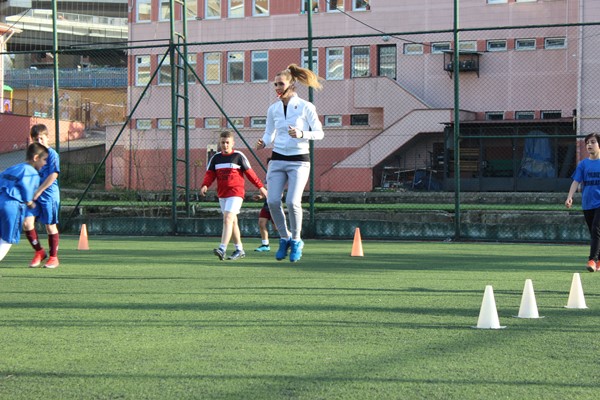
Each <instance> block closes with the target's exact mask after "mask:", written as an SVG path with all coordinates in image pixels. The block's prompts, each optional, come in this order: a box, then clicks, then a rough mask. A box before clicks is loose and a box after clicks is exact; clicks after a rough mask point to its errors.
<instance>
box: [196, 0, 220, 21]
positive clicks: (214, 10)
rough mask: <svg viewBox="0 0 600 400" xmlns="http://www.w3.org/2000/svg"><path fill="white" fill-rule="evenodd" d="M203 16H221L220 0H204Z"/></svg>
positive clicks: (212, 17)
mask: <svg viewBox="0 0 600 400" xmlns="http://www.w3.org/2000/svg"><path fill="white" fill-rule="evenodd" d="M192 1H193V0H192ZM204 16H205V18H206V19H214V18H221V0H206V9H205V10H204Z"/></svg>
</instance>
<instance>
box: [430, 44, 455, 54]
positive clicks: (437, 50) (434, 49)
mask: <svg viewBox="0 0 600 400" xmlns="http://www.w3.org/2000/svg"><path fill="white" fill-rule="evenodd" d="M449 50H450V42H438V43H431V54H442V53H443V52H444V51H449Z"/></svg>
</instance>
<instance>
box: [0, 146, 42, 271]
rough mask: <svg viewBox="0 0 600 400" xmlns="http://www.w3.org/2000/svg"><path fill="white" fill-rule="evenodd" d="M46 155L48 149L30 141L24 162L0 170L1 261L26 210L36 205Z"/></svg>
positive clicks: (15, 240) (18, 232)
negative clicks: (34, 199)
mask: <svg viewBox="0 0 600 400" xmlns="http://www.w3.org/2000/svg"><path fill="white" fill-rule="evenodd" d="M47 159H48V149H47V148H46V147H44V146H43V145H41V144H39V143H32V144H30V145H29V147H27V153H26V161H25V162H24V163H20V164H17V165H13V166H12V167H9V168H7V169H6V170H4V171H2V172H1V173H0V261H1V260H3V259H4V257H5V256H6V254H7V253H8V251H9V250H10V248H11V247H12V245H13V244H15V243H19V239H20V238H21V227H22V226H23V219H24V218H25V210H26V208H27V207H29V208H34V207H35V206H36V204H35V202H34V201H33V195H34V192H35V190H36V189H37V187H38V186H39V184H40V174H39V172H38V171H39V170H40V169H42V167H43V166H44V165H45V164H46V160H47Z"/></svg>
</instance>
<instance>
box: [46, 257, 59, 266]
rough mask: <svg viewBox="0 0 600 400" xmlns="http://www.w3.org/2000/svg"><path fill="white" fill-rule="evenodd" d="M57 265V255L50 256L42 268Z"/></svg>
mask: <svg viewBox="0 0 600 400" xmlns="http://www.w3.org/2000/svg"><path fill="white" fill-rule="evenodd" d="M56 267H58V257H50V258H49V259H48V262H47V263H46V265H44V268H56Z"/></svg>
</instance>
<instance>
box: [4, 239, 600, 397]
mask: <svg viewBox="0 0 600 400" xmlns="http://www.w3.org/2000/svg"><path fill="white" fill-rule="evenodd" d="M77 239H78V238H76V237H69V236H66V235H64V236H63V237H62V238H61V249H60V261H61V265H60V267H59V268H58V269H56V270H46V269H30V268H27V264H28V262H29V260H30V258H31V256H32V252H31V249H30V247H29V245H28V244H27V243H26V241H25V240H23V241H22V242H21V243H20V244H18V245H16V246H13V248H12V250H11V252H10V253H9V254H8V256H7V257H6V258H5V259H4V260H3V261H2V262H0V399H11V400H18V399H28V400H31V399H544V400H547V399H595V398H597V394H598V390H599V389H600V384H599V383H598V371H599V370H600V369H599V364H598V354H599V351H598V350H599V347H600V341H599V340H598V338H599V334H600V311H599V310H600V273H596V274H591V273H588V272H586V271H585V269H584V264H585V261H586V259H587V257H586V255H587V252H588V248H587V246H570V245H531V244H527V245H523V244H490V243H439V242H438V243H433V242H429V243H414V242H379V241H371V240H369V238H364V237H363V243H362V245H363V251H364V257H350V253H351V249H352V241H351V240H350V241H326V240H319V241H313V240H307V241H306V247H305V253H304V257H303V258H302V260H301V261H300V262H298V263H294V264H292V263H290V262H289V261H287V260H285V261H281V262H277V261H276V260H275V259H274V250H275V248H273V249H272V251H271V253H256V252H253V251H252V249H253V248H254V247H255V246H256V245H258V244H259V240H257V239H249V238H246V239H245V247H246V252H247V257H246V258H245V259H243V260H238V261H218V259H217V258H216V257H215V256H214V255H212V249H213V247H215V246H216V245H217V244H218V239H217V238H189V237H185V238H173V237H167V238H147V237H144V238H130V237H96V236H92V237H90V238H89V242H90V250H89V251H79V250H76V248H77ZM42 240H45V238H43V239H42ZM273 247H276V246H273ZM231 250H232V246H230V249H229V251H230V252H231ZM576 272H579V273H580V276H581V282H582V288H583V291H584V294H585V301H586V303H587V306H588V307H589V308H588V309H567V308H565V307H564V306H565V305H566V304H567V300H568V297H569V292H570V288H571V282H572V278H573V274H574V273H576ZM526 279H532V281H533V286H534V290H535V299H536V300H537V306H538V309H539V314H540V315H541V316H544V318H540V319H520V318H513V316H515V315H517V314H518V312H519V306H520V301H521V297H522V293H523V288H524V283H525V280H526ZM486 285H492V286H493V289H494V294H495V302H496V306H497V313H498V316H499V320H500V324H501V325H503V326H504V325H505V326H506V329H501V330H487V329H474V328H472V327H473V326H475V325H477V322H478V316H479V312H480V309H481V304H482V300H483V294H484V289H485V287H486Z"/></svg>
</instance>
